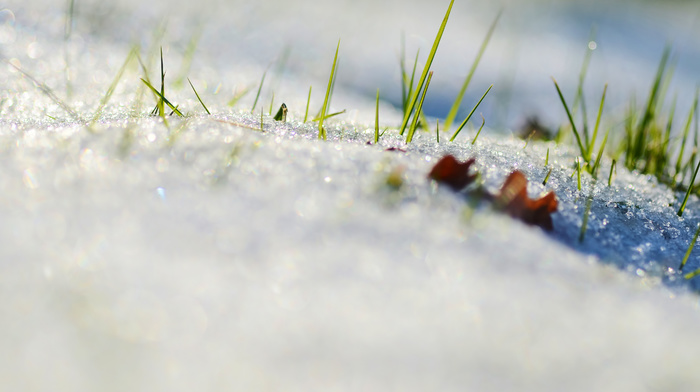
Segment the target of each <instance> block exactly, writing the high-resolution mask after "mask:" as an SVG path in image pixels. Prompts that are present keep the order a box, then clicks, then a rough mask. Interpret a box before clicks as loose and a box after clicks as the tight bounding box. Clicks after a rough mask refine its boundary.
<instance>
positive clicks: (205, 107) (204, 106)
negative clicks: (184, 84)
mask: <svg viewBox="0 0 700 392" xmlns="http://www.w3.org/2000/svg"><path fill="white" fill-rule="evenodd" d="M187 81H188V82H189V83H190V87H192V91H194V95H196V96H197V99H198V100H199V103H201V104H202V107H203V108H204V110H206V111H207V114H211V112H210V111H209V109H207V105H205V104H204V101H202V98H201V97H200V96H199V94H198V93H197V90H196V89H195V88H194V85H193V84H192V81H191V80H190V78H187Z"/></svg>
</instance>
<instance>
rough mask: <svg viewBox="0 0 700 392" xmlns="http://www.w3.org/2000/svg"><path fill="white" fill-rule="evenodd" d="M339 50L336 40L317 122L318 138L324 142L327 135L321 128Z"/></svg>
mask: <svg viewBox="0 0 700 392" xmlns="http://www.w3.org/2000/svg"><path fill="white" fill-rule="evenodd" d="M339 50H340V40H338V46H336V48H335V56H334V57H333V65H332V66H331V75H330V77H329V78H328V88H326V97H325V98H324V99H323V106H322V107H321V115H320V118H319V120H318V138H319V139H323V140H326V137H327V134H326V130H325V129H324V128H323V120H324V119H325V118H326V112H327V111H328V104H329V101H330V95H331V90H332V88H333V80H334V79H335V67H336V65H337V64H338V51H339Z"/></svg>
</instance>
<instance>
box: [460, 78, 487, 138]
mask: <svg viewBox="0 0 700 392" xmlns="http://www.w3.org/2000/svg"><path fill="white" fill-rule="evenodd" d="M491 87H493V84H492V85H490V86H489V88H488V89H486V92H485V93H484V95H482V96H481V98H480V99H479V102H477V103H476V105H475V106H474V108H473V109H472V111H471V112H469V115H467V118H465V119H464V121H462V123H461V124H460V125H459V128H457V130H456V131H455V133H454V134H452V137H451V138H450V141H451V142H453V141H454V140H455V138H456V137H457V135H459V132H460V131H461V130H462V128H464V126H465V125H467V122H469V119H470V118H471V117H472V115H474V112H475V111H476V108H478V107H479V105H481V101H483V100H484V98H486V94H488V93H489V91H491Z"/></svg>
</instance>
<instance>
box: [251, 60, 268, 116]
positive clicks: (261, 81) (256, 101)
mask: <svg viewBox="0 0 700 392" xmlns="http://www.w3.org/2000/svg"><path fill="white" fill-rule="evenodd" d="M266 75H267V70H265V72H263V75H262V79H260V85H259V86H258V92H257V93H256V94H255V100H253V107H252V108H251V109H250V113H251V114H252V113H253V112H254V111H255V106H256V105H257V104H258V99H260V92H261V91H262V88H263V84H264V83H265V76H266Z"/></svg>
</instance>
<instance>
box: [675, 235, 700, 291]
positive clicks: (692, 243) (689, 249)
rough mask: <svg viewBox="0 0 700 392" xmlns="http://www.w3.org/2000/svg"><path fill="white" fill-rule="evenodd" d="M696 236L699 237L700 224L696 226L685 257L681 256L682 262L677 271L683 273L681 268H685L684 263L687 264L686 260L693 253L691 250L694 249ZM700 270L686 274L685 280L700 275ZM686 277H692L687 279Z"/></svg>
mask: <svg viewBox="0 0 700 392" xmlns="http://www.w3.org/2000/svg"><path fill="white" fill-rule="evenodd" d="M698 235H700V224H698V228H697V230H695V235H694V236H693V240H692V241H690V245H688V250H687V251H686V252H685V256H683V261H681V266H680V267H678V271H679V272H680V271H683V267H685V263H686V262H688V258H689V257H690V253H691V252H692V251H693V248H695V243H696V242H697V241H698ZM698 271H700V269H698V270H696V271H694V272H691V273H689V274H686V276H685V278H686V279H691V278H693V277H694V276H697V275H700V272H698ZM688 275H692V276H690V277H688Z"/></svg>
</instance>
